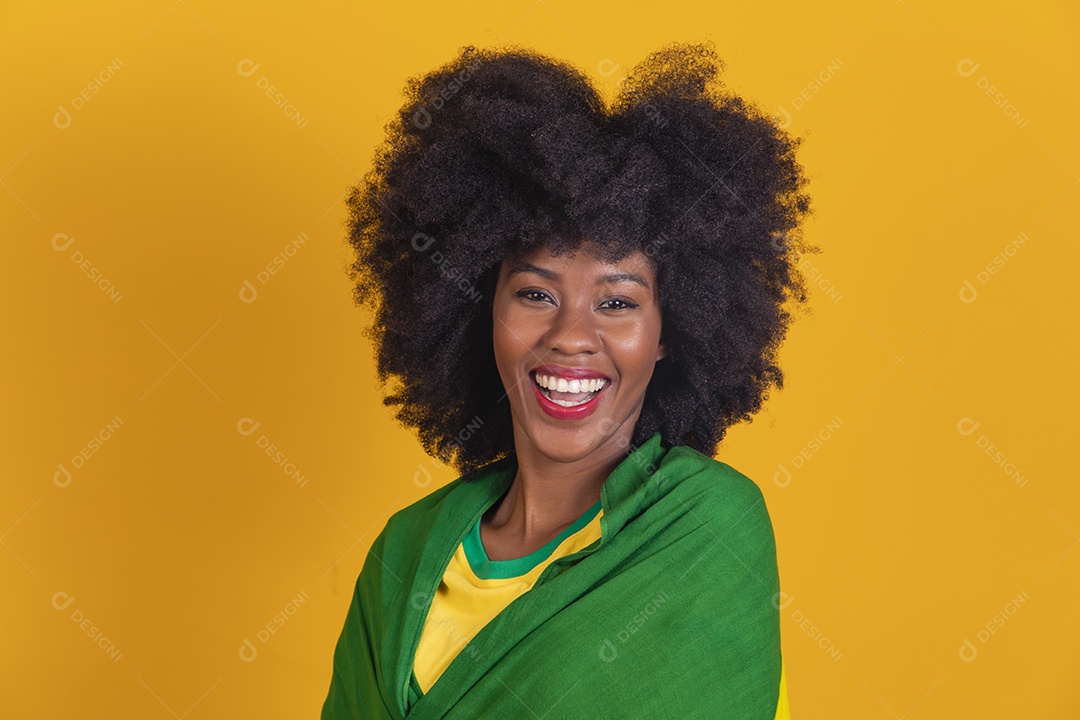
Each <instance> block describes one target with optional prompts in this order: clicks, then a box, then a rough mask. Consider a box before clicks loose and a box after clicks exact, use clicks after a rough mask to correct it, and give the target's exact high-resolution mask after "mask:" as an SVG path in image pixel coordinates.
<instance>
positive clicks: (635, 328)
mask: <svg viewBox="0 0 1080 720" xmlns="http://www.w3.org/2000/svg"><path fill="white" fill-rule="evenodd" d="M588 250H589V245H588V243H586V244H584V245H583V246H582V247H580V248H579V249H578V251H577V252H575V253H574V254H572V255H565V256H563V257H556V256H554V255H552V254H550V252H548V250H547V249H546V248H539V249H537V250H535V251H533V252H532V253H530V254H529V255H527V256H525V257H524V258H522V259H521V260H519V261H515V262H514V264H513V265H511V264H510V263H509V262H506V261H504V262H503V263H502V265H501V267H500V270H499V278H498V280H497V283H496V288H495V296H494V298H493V306H492V318H493V321H494V331H493V342H494V350H495V362H496V365H497V366H498V370H499V375H500V377H501V379H502V383H503V387H504V388H506V391H507V397H508V399H509V402H510V409H511V415H512V417H513V431H514V447H515V450H516V453H517V459H518V471H517V474H516V475H515V477H514V480H513V482H512V483H511V485H510V487H509V489H508V490H507V491H506V493H505V494H504V496H503V497H502V498H501V499H500V500H498V501H496V502H495V504H494V505H492V507H491V508H489V509H488V511H487V512H486V513H484V516H483V517H482V518H481V522H480V537H481V540H482V542H483V544H484V548H485V550H486V551H487V554H488V557H489V558H491V559H492V560H509V559H513V558H518V557H522V556H523V555H527V554H529V553H530V552H533V551H535V550H537V549H538V548H540V547H542V546H543V545H545V544H547V543H548V542H549V541H550V540H551V539H552V538H554V537H555V536H556V535H558V534H559V533H560V532H562V531H563V530H564V529H565V528H566V527H567V526H569V525H570V524H571V523H573V522H574V520H576V519H577V518H579V517H580V516H581V515H582V514H583V513H584V512H585V511H586V510H587V509H589V508H590V507H591V506H592V505H593V504H595V503H596V502H597V501H598V500H599V499H600V490H601V487H602V486H603V484H604V481H605V480H606V479H607V477H608V476H609V475H610V474H611V471H612V470H614V469H615V467H616V466H617V465H618V464H619V463H620V462H621V461H622V460H623V459H625V457H626V454H627V451H626V448H628V447H629V442H630V438H631V437H632V436H633V432H634V427H635V425H636V424H637V420H638V417H639V416H640V414H641V408H642V404H643V402H644V399H645V390H646V388H647V386H648V384H649V380H650V379H651V377H652V374H653V369H654V367H655V365H656V362H657V361H658V360H660V359H661V358H663V357H664V356H665V355H666V354H667V344H666V343H665V342H664V337H663V329H662V322H661V312H660V300H659V287H658V285H657V280H656V274H655V268H654V267H653V264H652V262H651V260H650V259H649V258H648V257H647V256H646V255H645V254H644V253H642V252H640V251H638V252H636V253H635V254H633V255H630V256H627V257H626V258H624V259H623V260H621V261H619V262H616V263H614V264H607V263H604V262H602V261H600V260H598V259H596V258H595V257H594V256H593V255H591V254H589V252H588ZM522 263H529V264H531V265H532V266H535V268H537V269H538V270H537V269H530V268H526V267H525V266H524V265H523V264H522ZM514 269H519V270H521V271H519V272H513V270H514ZM545 271H546V272H545ZM616 272H618V273H635V274H636V275H638V276H639V277H640V278H641V280H642V281H643V282H644V283H645V286H643V285H641V284H638V283H636V282H633V281H630V280H619V281H616V282H611V281H602V282H599V283H598V280H599V279H600V278H601V277H602V276H604V275H607V274H610V273H616ZM620 299H621V301H620ZM627 301H628V302H627ZM630 303H632V304H635V305H636V307H631V306H630ZM541 363H550V364H553V365H561V366H563V367H571V368H578V367H587V368H589V369H592V370H596V371H598V372H599V373H602V374H604V375H606V376H607V377H609V378H610V379H611V381H610V382H609V384H608V387H607V388H606V389H605V390H604V391H603V392H602V393H601V397H600V399H599V402H600V404H599V406H598V407H597V409H596V411H595V412H593V413H592V414H591V415H589V416H588V417H586V418H581V419H577V420H557V419H555V418H553V417H551V416H549V415H547V414H546V413H545V412H544V411H543V410H542V409H541V408H540V405H539V404H538V402H537V400H536V398H535V397H534V396H533V386H534V385H533V380H532V378H531V377H530V376H529V371H530V370H532V369H533V368H534V367H536V366H537V365H539V364H541Z"/></svg>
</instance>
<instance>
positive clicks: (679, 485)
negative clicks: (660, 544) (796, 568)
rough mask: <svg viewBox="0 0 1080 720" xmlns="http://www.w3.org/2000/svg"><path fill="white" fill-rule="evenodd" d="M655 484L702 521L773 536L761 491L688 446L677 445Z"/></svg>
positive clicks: (736, 472) (739, 474)
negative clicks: (736, 524) (682, 503)
mask: <svg viewBox="0 0 1080 720" xmlns="http://www.w3.org/2000/svg"><path fill="white" fill-rule="evenodd" d="M656 482H657V484H658V485H659V486H660V487H661V488H662V487H663V486H665V485H667V486H668V490H667V492H671V493H677V497H678V498H679V499H681V500H682V501H683V502H685V503H687V504H688V506H689V507H691V508H692V509H693V510H694V512H695V513H696V514H698V515H702V516H703V517H702V520H708V521H709V522H710V523H711V524H712V523H715V524H718V525H721V526H724V527H725V528H726V527H733V526H734V524H735V523H738V524H739V525H741V526H743V527H744V528H746V529H748V530H752V531H754V532H755V533H757V534H758V535H764V534H767V535H769V536H771V535H772V523H771V520H770V518H769V511H768V507H767V505H766V502H765V496H764V494H763V493H762V492H761V488H760V487H759V486H758V484H757V483H756V482H754V480H753V479H751V478H750V477H748V476H746V475H745V474H743V473H742V472H740V471H739V470H737V469H736V468H734V467H732V466H731V465H729V464H727V463H725V462H722V461H720V460H717V459H716V458H713V457H709V456H708V455H705V454H703V453H701V452H699V451H698V450H695V449H694V448H692V447H689V446H687V445H676V446H674V447H672V448H670V449H669V450H668V451H667V453H666V454H665V455H664V457H663V459H662V460H661V461H660V464H659V465H658V466H657V468H656ZM660 492H662V493H664V492H665V491H663V490H661V491H660ZM665 494H666V493H665Z"/></svg>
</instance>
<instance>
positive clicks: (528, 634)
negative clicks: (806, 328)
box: [322, 433, 780, 720]
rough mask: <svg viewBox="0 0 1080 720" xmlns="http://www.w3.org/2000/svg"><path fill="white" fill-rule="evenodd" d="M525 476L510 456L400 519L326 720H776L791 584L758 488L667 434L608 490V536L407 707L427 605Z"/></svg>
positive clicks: (491, 626)
mask: <svg viewBox="0 0 1080 720" xmlns="http://www.w3.org/2000/svg"><path fill="white" fill-rule="evenodd" d="M516 470H517V465H516V459H515V458H514V457H513V456H511V457H509V458H505V459H504V460H501V461H498V462H496V463H492V464H490V465H488V466H486V467H485V468H482V469H480V470H479V471H477V472H476V473H475V474H474V476H473V479H472V480H471V481H470V482H465V481H464V480H463V478H458V479H456V480H454V481H453V482H451V483H449V484H447V485H445V486H443V487H442V488H439V489H438V490H436V491H434V492H432V493H430V494H429V495H427V496H426V497H424V498H421V499H420V500H418V501H417V502H415V503H413V504H412V505H410V506H409V507H406V508H404V509H402V510H399V511H398V512H396V513H395V514H394V515H393V516H392V517H391V518H390V519H389V520H388V521H387V523H386V527H385V528H384V529H383V531H382V533H380V535H379V536H378V537H377V538H376V539H375V541H374V542H373V543H372V546H371V548H370V550H369V551H368V555H367V559H366V561H365V563H364V567H363V570H362V571H361V572H360V576H359V578H358V579H357V582H356V588H355V591H354V595H353V599H352V604H351V605H350V607H349V611H348V614H347V615H346V618H345V624H344V628H343V630H342V632H341V637H340V638H339V640H338V644H337V648H336V650H335V652H334V662H333V676H332V679H331V682H330V688H329V692H328V695H327V697H326V701H325V703H324V705H323V709H322V718H323V720H328V719H330V718H336V719H339V720H340V719H344V718H365V719H374V718H379V719H386V718H392V719H393V720H402V719H403V718H409V719H410V720H433V719H434V718H445V719H446V720H474V719H475V718H488V717H491V718H537V717H539V718H544V719H545V720H556V719H557V718H577V719H581V718H594V717H595V718H601V717H652V718H710V719H712V720H716V719H717V718H728V719H737V718H747V719H749V718H753V719H754V720H772V719H773V716H774V714H775V711H776V704H777V699H778V696H779V686H780V612H779V609H778V606H777V604H776V603H775V602H774V597H775V595H776V593H778V592H779V589H780V587H779V575H778V571H777V565H776V544H775V540H774V536H773V529H772V524H771V522H770V520H769V515H768V511H767V510H766V507H765V501H764V498H763V496H762V494H761V490H760V489H759V488H758V486H757V485H756V484H755V483H754V482H753V481H752V480H751V479H749V478H748V477H746V476H745V475H743V474H741V473H739V472H738V471H737V470H735V469H734V468H732V467H731V466H729V465H727V464H725V463H722V462H719V461H717V460H715V459H713V458H710V457H707V456H705V455H703V454H701V453H699V452H697V451H696V450H694V449H692V448H689V447H686V446H675V447H672V448H670V449H665V448H664V447H662V445H661V442H660V435H659V433H657V434H655V435H653V437H652V438H650V439H649V440H648V442H646V443H645V444H643V445H642V446H641V447H639V448H637V449H635V450H633V452H632V453H630V454H629V455H627V456H626V457H624V458H623V460H622V461H621V462H620V464H619V465H618V466H617V467H616V468H615V470H614V471H612V473H611V475H610V476H608V478H607V480H606V481H605V483H604V485H603V489H602V491H601V504H602V507H603V510H604V514H603V516H602V517H601V518H600V523H601V530H602V535H603V536H602V538H601V539H600V540H599V541H598V542H596V543H593V544H591V545H589V546H588V547H586V548H584V549H583V550H580V551H578V552H576V553H572V554H570V555H567V556H564V557H561V558H557V559H555V560H554V561H552V563H551V564H550V565H549V566H548V567H547V568H545V569H544V571H543V572H542V573H541V575H540V577H539V578H538V579H537V582H536V584H535V585H534V586H533V588H532V589H531V590H529V591H528V592H526V593H524V594H523V595H521V596H520V597H518V598H517V599H515V600H514V601H513V602H512V603H510V605H508V606H507V607H506V608H505V609H504V610H503V611H502V612H501V613H499V614H498V615H497V616H496V617H495V618H494V619H493V620H492V621H491V622H489V623H488V624H487V625H485V626H484V627H483V628H482V629H481V630H480V632H479V633H477V634H476V636H475V637H473V639H472V640H471V641H470V642H469V643H468V644H467V645H466V646H465V647H464V648H462V650H461V652H460V653H459V654H458V655H457V657H455V658H454V660H453V662H451V663H450V665H449V667H447V668H446V671H445V672H443V674H442V675H441V676H440V677H439V679H438V680H437V681H436V682H435V684H434V685H433V686H432V687H431V688H429V690H428V692H427V693H426V694H424V695H423V696H421V697H419V698H418V699H415V701H413V702H410V678H411V676H412V660H413V657H414V654H415V652H416V646H417V644H418V642H419V639H420V631H421V630H422V628H423V625H424V620H425V618H426V614H427V611H428V608H429V607H430V598H431V597H432V595H433V594H434V592H435V590H436V588H438V586H439V582H440V581H441V579H442V575H443V572H444V571H445V569H446V567H447V565H448V564H449V562H450V558H451V556H452V555H453V553H454V552H455V550H456V549H457V547H458V544H459V543H461V542H462V540H463V539H464V537H465V535H466V533H467V532H468V531H469V529H470V528H471V527H472V524H473V523H474V522H476V520H477V519H478V518H479V517H480V516H481V515H482V514H483V512H484V511H485V510H487V508H489V507H490V506H491V505H492V504H493V503H494V502H495V501H496V500H498V498H500V497H501V496H502V494H503V492H504V491H505V490H506V489H507V488H508V487H509V485H510V483H511V482H512V481H513V479H514V476H515V474H516ZM412 697H413V698H415V697H416V695H415V693H413V694H412Z"/></svg>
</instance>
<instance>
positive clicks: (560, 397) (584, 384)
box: [529, 370, 611, 409]
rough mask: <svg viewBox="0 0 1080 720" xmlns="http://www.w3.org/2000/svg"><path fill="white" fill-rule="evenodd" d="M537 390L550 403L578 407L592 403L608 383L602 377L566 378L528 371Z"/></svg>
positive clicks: (607, 380)
mask: <svg viewBox="0 0 1080 720" xmlns="http://www.w3.org/2000/svg"><path fill="white" fill-rule="evenodd" d="M529 377H530V378H531V379H532V382H533V385H534V386H535V387H536V390H537V392H538V393H539V394H540V395H541V396H542V397H543V398H544V399H546V400H547V401H549V402H550V403H552V404H554V405H556V406H558V407H561V408H567V409H569V408H580V407H584V406H586V405H589V404H591V403H593V401H595V400H596V399H597V397H599V395H600V393H602V392H603V391H604V390H605V389H606V388H607V387H608V386H609V385H610V384H611V381H610V380H609V379H607V378H604V377H594V378H583V379H578V378H574V379H567V378H560V377H557V376H555V375H546V374H541V373H538V372H537V371H535V370H532V371H530V372H529Z"/></svg>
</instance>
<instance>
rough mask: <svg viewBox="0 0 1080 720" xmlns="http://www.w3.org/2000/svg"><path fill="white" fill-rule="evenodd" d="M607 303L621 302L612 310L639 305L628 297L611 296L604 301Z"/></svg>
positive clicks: (627, 308) (626, 308) (632, 307)
mask: <svg viewBox="0 0 1080 720" xmlns="http://www.w3.org/2000/svg"><path fill="white" fill-rule="evenodd" d="M607 303H621V305H620V306H619V307H612V308H611V309H612V310H632V309H634V308H636V307H637V306H638V304H637V303H636V302H634V301H633V300H628V299H627V298H611V299H610V300H607V301H605V302H604V304H607ZM601 307H603V305H601Z"/></svg>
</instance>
